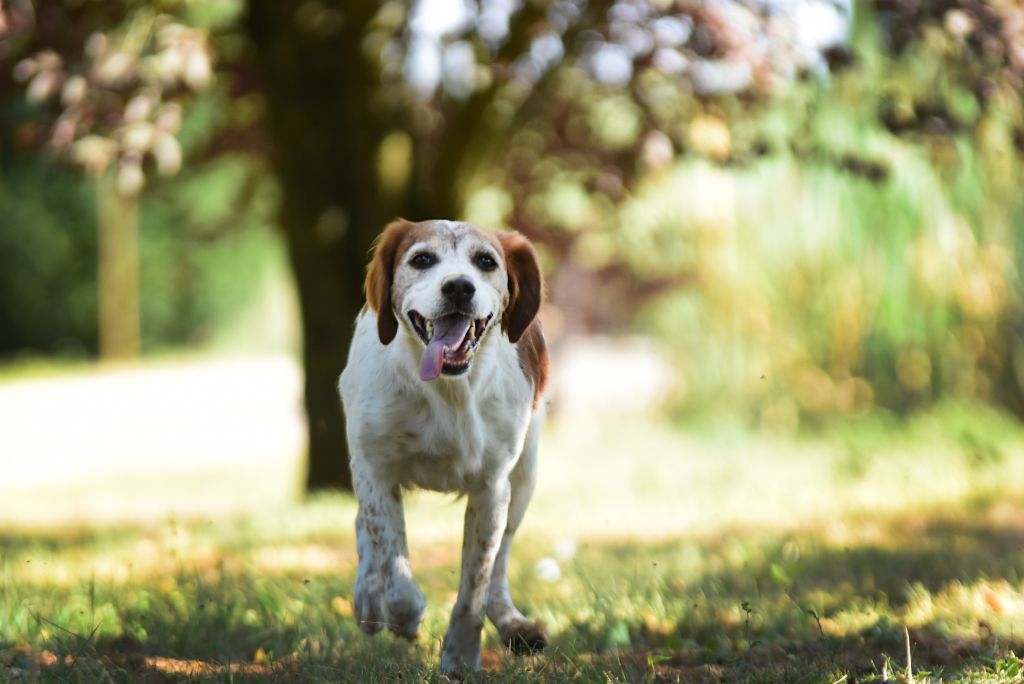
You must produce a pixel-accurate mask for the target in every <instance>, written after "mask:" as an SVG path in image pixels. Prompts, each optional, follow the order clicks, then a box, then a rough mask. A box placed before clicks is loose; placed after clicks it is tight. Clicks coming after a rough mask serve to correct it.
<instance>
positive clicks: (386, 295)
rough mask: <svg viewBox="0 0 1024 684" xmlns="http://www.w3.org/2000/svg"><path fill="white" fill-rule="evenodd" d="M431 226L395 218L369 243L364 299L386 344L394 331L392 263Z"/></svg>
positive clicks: (427, 231) (428, 231)
mask: <svg viewBox="0 0 1024 684" xmlns="http://www.w3.org/2000/svg"><path fill="white" fill-rule="evenodd" d="M431 230H432V226H431V222H430V221H425V222H423V223H412V222H411V221H407V220H405V219H402V218H400V219H395V220H394V221H392V222H391V223H389V224H388V225H387V226H386V227H385V228H384V230H383V231H382V232H381V234H380V235H379V236H378V237H377V240H376V241H375V242H374V243H373V259H372V260H371V261H370V263H369V265H368V266H367V267H366V283H365V285H364V290H365V291H366V303H367V304H369V305H370V308H372V309H373V310H374V312H375V313H376V314H377V336H378V337H379V338H380V341H381V343H382V344H388V343H389V342H391V340H393V339H395V335H396V334H397V333H398V320H397V319H396V318H395V312H394V309H393V304H392V299H391V285H392V282H393V281H394V276H395V266H396V265H397V264H398V262H399V261H401V260H402V258H403V257H404V256H405V253H406V252H407V251H408V250H409V248H410V247H412V246H413V245H414V244H416V243H417V242H419V241H420V240H423V239H425V238H427V237H428V236H429V235H430V232H431Z"/></svg>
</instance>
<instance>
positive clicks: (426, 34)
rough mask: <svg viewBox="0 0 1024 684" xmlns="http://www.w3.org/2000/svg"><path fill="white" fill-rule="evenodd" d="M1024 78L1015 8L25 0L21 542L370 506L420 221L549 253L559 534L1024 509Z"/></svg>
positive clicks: (8, 415) (2, 126)
mask: <svg viewBox="0 0 1024 684" xmlns="http://www.w3.org/2000/svg"><path fill="white" fill-rule="evenodd" d="M1022 80H1024V9H1022V8H1021V7H1020V5H1019V3H1017V2H1014V1H1013V0H990V1H988V2H980V1H978V0H928V1H924V0H921V1H916V0H863V1H862V2H857V3H854V2H853V0H706V1H702V2H698V1H692V0H608V1H605V0H550V1H549V0H418V1H415V2H399V1H397V0H389V1H386V2H378V1H377V0H348V1H347V2H332V1H329V0H303V1H301V2H280V1H279V0H160V1H156V0H154V1H143V0H104V2H95V1H90V0H39V1H37V2H32V1H31V0H0V469H2V472H0V525H7V526H10V529H12V530H29V531H32V530H36V531H39V530H44V531H45V530H51V531H52V530H60V529H80V528H82V527H83V526H84V527H88V526H90V525H95V524H101V523H102V524H137V523H140V522H145V521H149V522H154V523H155V522H156V521H161V520H166V519H167V516H168V515H172V516H178V518H180V519H204V520H205V519H210V520H213V519H224V518H225V516H228V517H230V516H231V515H236V514H240V513H242V514H246V515H259V514H260V513H261V512H262V513H266V512H267V511H275V510H281V511H285V510H291V511H293V513H292V514H294V515H297V514H295V513H294V511H295V510H299V509H296V508H295V507H296V506H301V504H300V503H298V502H300V501H301V499H302V498H303V497H304V496H305V494H307V493H309V492H315V491H319V490H331V489H345V488H347V487H349V476H348V472H347V468H346V457H345V443H344V432H343V421H342V416H341V409H340V406H339V404H338V399H337V396H336V392H335V383H336V379H337V376H338V374H339V372H340V370H341V368H342V366H343V364H344V360H345V353H346V349H347V346H348V342H349V338H350V334H351V330H352V323H351V322H352V321H353V319H354V317H355V315H356V313H357V312H358V310H359V308H360V307H361V306H362V303H363V297H362V292H361V286H362V279H363V274H364V265H365V263H366V261H367V255H368V250H369V247H370V245H371V243H372V240H373V238H374V237H375V235H376V234H377V232H378V231H379V230H380V229H381V227H382V226H383V225H384V224H385V223H386V222H387V221H389V220H390V219H391V218H393V217H395V216H403V217H406V218H409V219H414V220H418V219H425V218H433V217H452V218H461V219H465V220H468V221H471V222H474V223H476V224H478V225H480V226H482V227H485V228H488V229H498V228H514V229H516V230H519V231H521V232H523V233H524V234H525V235H527V236H528V237H529V238H530V239H532V240H533V242H534V244H535V245H536V246H537V250H538V252H539V254H540V258H541V261H542V264H543V267H544V271H545V275H546V278H547V294H548V297H547V304H546V306H545V308H544V310H543V311H542V314H541V317H542V319H543V323H544V326H545V330H546V332H547V335H548V339H549V343H550V345H551V346H552V349H553V353H554V364H555V365H554V373H555V382H554V387H553V390H552V393H551V396H550V397H549V399H550V402H551V405H550V415H551V421H550V428H549V434H548V437H547V438H546V439H547V443H548V444H549V445H550V446H549V447H547V448H546V449H545V450H546V451H547V452H548V455H547V462H548V463H550V465H549V466H548V469H547V470H546V471H545V473H544V474H542V484H541V488H540V489H539V494H538V497H539V505H540V507H541V510H543V511H547V512H548V513H547V515H548V516H549V520H550V516H555V517H557V519H558V520H560V521H561V522H560V523H559V525H560V526H558V525H556V526H555V528H556V529H557V530H560V532H557V533H556V536H557V535H561V536H562V537H565V538H567V539H570V541H572V540H580V539H587V538H589V537H588V535H590V536H593V537H594V538H597V537H602V538H603V537H607V536H608V535H611V536H617V537H622V538H635V539H653V538H675V537H678V535H681V534H696V533H698V532H700V531H701V530H703V531H708V532H713V531H714V530H720V529H725V527H722V526H726V527H728V526H735V525H739V526H741V527H742V526H743V525H755V526H757V525H777V526H779V529H784V528H785V529H788V528H789V527H790V526H792V525H795V524H799V523H801V521H807V520H809V519H815V520H822V519H825V518H828V517H829V516H837V517H836V519H840V518H841V517H842V516H843V515H854V514H856V515H862V514H864V513H865V512H871V513H879V512H894V513H893V514H896V513H898V512H903V513H907V514H908V515H913V516H917V517H916V518H915V519H921V516H922V515H924V519H928V516H927V515H925V514H923V513H921V511H925V510H927V511H931V510H932V509H933V508H936V509H937V510H946V509H947V508H948V507H949V506H950V504H954V505H956V504H960V503H964V502H975V503H977V502H978V501H982V502H985V506H982V508H983V509H984V510H985V511H989V512H991V511H990V508H991V506H989V504H993V502H995V503H1000V504H1001V505H1009V506H1011V508H1012V507H1013V506H1016V505H1018V504H1021V503H1022V502H1021V501H1020V498H1019V496H1018V495H1016V494H1014V493H1013V491H1012V482H1013V481H1014V478H1016V477H1018V476H1019V475H1020V474H1021V472H1022V471H1024V451H1022V449H1021V445H1022V444H1024V439H1022V435H1024V432H1022V431H1021V430H1020V427H1019V420H1020V418H1021V417H1022V416H1024V290H1022V288H1021V280H1020V273H1021V263H1022V262H1021V260H1022V254H1024V253H1022V250H1024V242H1022V238H1024V193H1022V192H1021V187H1022V185H1021V180H1022V176H1021V169H1022V162H1024V108H1022V104H1024V100H1022V95H1021V93H1022V87H1024V82H1022ZM584 471H586V473H585V474H584ZM609 498H611V499H614V500H617V501H619V502H620V503H622V504H623V506H622V511H620V512H618V513H615V514H610V513H605V514H601V515H596V516H595V515H594V514H593V511H594V510H595V508H594V507H597V509H601V507H602V506H603V505H606V503H607V501H608V499H609ZM315 501H321V504H319V505H326V506H327V507H328V508H329V509H330V510H334V511H335V513H332V514H330V515H339V516H340V517H341V519H342V520H343V521H344V522H343V525H344V526H346V528H347V527H348V526H349V525H350V520H349V519H348V518H346V517H345V516H347V515H349V514H350V513H351V512H352V509H351V503H350V502H349V501H348V499H346V498H344V497H342V498H340V499H322V500H315ZM323 501H333V502H335V503H334V504H333V505H335V508H331V506H330V505H328V504H323ZM588 502H590V503H588ZM627 502H628V504H629V505H628V506H627V505H626V504H627ZM416 505H428V504H425V503H423V504H419V503H417V504H416ZM979 505H980V504H979ZM1022 505H1024V504H1022ZM338 507H340V508H338ZM456 508H457V507H456ZM627 509H628V511H627ZM301 510H306V509H301ZM431 510H434V509H431ZM972 510H973V513H971V515H975V514H976V515H978V516H982V517H984V516H983V515H982V513H979V512H978V510H980V509H972ZM999 510H1000V511H1001V513H999V515H1000V516H1002V517H1000V518H999V519H1000V520H1002V521H1003V522H1005V521H1006V520H1007V519H1009V518H1012V517H1013V516H1012V515H1008V514H1007V513H1006V510H1004V509H999ZM1012 510H1019V509H1016V508H1012ZM337 511H341V513H337ZM434 512H435V513H437V515H438V516H439V517H438V520H442V521H448V522H450V523H451V525H450V526H451V529H450V530H447V529H446V531H444V532H442V531H440V528H438V529H437V530H435V531H434V533H433V534H435V536H437V537H438V538H447V537H449V536H451V535H454V534H455V531H456V530H457V528H458V523H457V519H458V517H459V516H458V511H457V510H454V509H443V510H441V512H439V513H438V512H437V511H436V510H435V511H434ZM301 515H306V514H305V513H303V514H301ZM541 515H544V514H541ZM928 515H931V514H930V513H929V514H928ZM986 515H987V513H986ZM993 515H994V514H993ZM302 519H303V520H305V519H306V518H302ZM329 519H330V520H331V521H335V518H333V517H330V516H329ZM530 524H531V523H529V522H528V523H527V525H528V527H529V525H530ZM535 524H536V525H537V527H538V529H543V528H544V525H543V524H542V521H541V522H537V523H535ZM1000 524H1002V523H1000ZM299 527H302V526H301V525H299ZM303 529H305V528H303ZM318 529H319V528H318ZM431 529H433V528H431ZM1000 529H1003V528H1000ZM549 531H550V530H549ZM422 532H423V534H426V535H427V538H430V534H432V533H431V532H428V531H422ZM1012 532H1013V534H1015V535H1018V536H1014V537H1012V538H1013V539H1017V538H1019V535H1020V529H1019V527H1013V528H1012ZM345 533H346V534H348V533H349V532H348V530H347V529H346V532H345ZM26 534H28V533H26ZM281 534H282V535H283V534H284V532H282V533H281ZM560 538H561V537H560ZM562 542H565V539H562ZM218 543H219V542H218ZM565 543H568V542H565ZM565 543H563V544H562V546H560V547H558V548H562V549H563V550H564V549H565V548H566V547H565ZM572 543H576V542H575V541H572ZM837 543H839V542H837ZM570 546H571V545H570ZM572 548H575V547H572ZM780 548H781V546H780ZM780 553H782V552H781V551H780ZM787 553H789V552H787ZM1015 553H1016V555H1015V556H1012V557H1010V558H1011V560H1010V561H1007V562H1009V563H1010V565H1011V566H1012V567H1011V568H1010V569H1011V570H1012V573H1011V574H1013V573H1017V574H1016V575H1014V576H1015V577H1016V579H1015V580H1013V582H1017V583H1018V584H1013V583H1012V582H1011V585H1012V586H1010V585H1008V586H1010V589H1008V590H1007V591H1009V592H1010V594H1012V596H1013V597H1015V598H1014V599H1013V600H1014V601H1017V603H1016V604H1014V605H1015V606H1016V608H1014V610H1016V611H1018V612H1019V611H1020V610H1022V608H1021V606H1022V605H1024V603H1022V602H1021V601H1022V600H1021V598H1020V596H1021V589H1020V587H1019V573H1020V572H1022V571H1024V570H1022V566H1021V561H1022V559H1021V557H1020V551H1019V550H1018V551H1016V552H1015ZM556 555H557V554H556ZM570 555H572V554H570ZM741 555H742V554H741ZM790 555H792V554H790ZM798 555H799V554H798ZM553 558H554V556H553ZM786 558H789V556H786ZM563 560H564V559H563ZM339 562H341V561H339ZM783 565H784V564H783ZM783 565H779V566H778V567H780V568H781V567H783ZM982 565H984V564H982ZM772 567H775V566H772ZM785 567H789V566H785ZM556 569H557V565H556ZM990 570H991V573H999V572H1003V575H1001V576H1008V575H1005V572H1004V571H1008V570H1007V568H1006V567H1004V566H1000V567H999V568H998V569H995V568H993V569H990ZM346 572H347V571H346ZM773 572H774V570H773ZM780 572H782V571H781V570H780ZM785 572H791V569H790V570H786V571H785ZM785 572H784V573H783V578H785ZM772 576H773V577H776V579H778V577H777V576H776V575H774V574H773V575H772ZM953 576H958V575H957V574H956V572H954V573H953ZM946 579H948V578H946ZM781 583H782V584H783V585H786V583H785V582H784V581H782V582H781ZM786 586H788V585H786ZM744 610H746V609H744ZM1013 614H1017V613H1013ZM741 615H742V613H741ZM749 617H750V613H749V612H748V613H747V618H748V621H749ZM550 620H551V621H552V622H553V623H554V624H558V618H557V617H551V618H550ZM818 628H819V629H820V628H821V625H820V624H819V625H818ZM608 629H609V630H612V631H610V632H609V633H610V634H614V633H615V632H614V629H618V628H617V627H615V625H614V624H612V626H611V627H609V628H608ZM86 631H88V630H86ZM748 631H749V623H748ZM996 631H998V628H997V629H996ZM617 633H618V634H620V636H621V633H622V630H621V629H620V630H619V632H617ZM602 634H603V633H602ZM626 634H627V637H628V636H629V634H631V632H629V630H627V632H626ZM748 636H749V634H748ZM602 638H603V637H602ZM609 638H611V637H609ZM652 667H653V666H652Z"/></svg>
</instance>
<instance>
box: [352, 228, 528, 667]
mask: <svg viewBox="0 0 1024 684" xmlns="http://www.w3.org/2000/svg"><path fill="white" fill-rule="evenodd" d="M499 237H500V238H501V239H498V238H499ZM510 238H515V239H513V240H511V242H510V240H509V239H510ZM509 246H511V247H514V248H517V249H518V250H520V253H519V254H518V255H517V259H513V258H512V256H511V255H510V253H508V250H507V249H506V247H509ZM524 248H525V250H526V251H525V252H523V251H522V250H523V249H524ZM423 251H426V252H429V253H431V254H433V255H434V256H436V259H437V261H436V263H435V264H434V265H432V266H431V267H429V268H427V269H425V270H419V269H416V268H415V267H413V266H412V265H410V264H409V263H408V259H409V258H410V255H411V256H415V255H416V254H417V253H419V252H423ZM482 251H483V252H486V253H488V254H490V255H492V256H493V257H494V258H495V260H496V262H497V268H496V269H494V270H493V271H491V272H485V271H484V270H482V269H481V268H480V267H479V265H478V264H476V263H475V262H474V259H476V258H479V255H480V253H481V252H482ZM524 259H525V260H526V262H524ZM389 260H390V262H389ZM530 260H532V265H531V264H529V263H527V262H528V261H530ZM523 263H527V265H528V266H531V268H527V269H526V270H527V271H529V272H528V273H522V272H517V271H521V270H523V269H522V264H523ZM389 267H390V268H389ZM370 269H371V273H370V276H369V277H368V280H367V295H368V306H367V307H366V308H364V310H363V311H362V313H361V314H360V316H359V317H358V320H357V323H356V330H355V336H354V339H353V341H352V346H351V349H350V353H349V357H348V363H347V365H346V366H345V370H344V372H343V373H342V375H341V378H340V381H339V390H340V392H341V396H342V400H343V402H344V406H345V416H346V425H347V430H348V444H349V450H350V454H351V467H352V477H353V483H354V486H355V490H356V495H357V496H358V498H359V513H358V516H357V520H356V534H357V546H358V551H359V570H358V574H357V578H356V586H355V600H354V605H355V613H356V619H357V620H358V622H359V625H360V626H361V627H362V628H363V629H364V631H366V632H368V633H370V634H373V633H375V632H376V631H378V630H379V629H381V628H382V627H384V626H386V627H388V628H389V629H391V630H392V631H393V632H395V633H396V634H399V635H402V636H405V637H407V638H410V639H411V638H414V637H415V636H416V632H417V629H418V627H419V623H420V620H421V619H422V616H423V612H424V609H425V600H424V597H423V594H422V593H421V592H420V590H419V588H418V587H417V586H416V583H415V581H414V580H413V576H412V569H411V567H410V564H409V552H408V548H407V545H406V536H405V522H404V514H403V509H402V491H403V490H406V489H409V488H413V487H421V488H424V489H431V490H437V491H443V492H458V493H462V494H465V495H466V496H467V499H468V501H467V507H466V519H465V529H464V540H463V549H462V577H461V582H460V585H459V593H458V598H457V599H456V603H455V607H454V609H453V611H452V616H451V622H450V624H449V627H448V632H447V634H446V635H445V638H444V644H443V647H442V653H441V668H442V670H444V671H446V672H454V671H458V670H461V669H478V668H479V666H480V640H481V629H482V627H483V617H484V615H485V614H486V615H487V617H488V618H489V619H490V620H491V621H492V622H493V623H494V625H495V626H496V627H497V629H498V631H499V633H500V634H501V636H502V639H503V641H504V642H505V643H506V644H508V645H510V646H511V647H512V648H513V650H516V651H518V652H527V651H534V650H539V649H540V648H543V647H544V645H545V643H546V635H544V633H543V630H542V628H541V627H540V626H538V625H536V624H534V623H532V622H530V621H529V620H527V619H526V618H525V617H524V616H523V614H522V613H521V612H520V611H519V610H518V609H517V608H516V606H515V605H514V604H513V602H512V599H511V597H510V596H509V590H508V576H507V571H508V561H509V550H510V546H511V543H512V537H513V535H514V534H515V532H516V529H517V528H518V526H519V524H520V522H521V521H522V519H523V515H524V514H525V512H526V507H527V504H528V502H529V499H530V496H531V494H532V492H533V487H534V481H535V477H536V470H537V438H538V432H539V429H540V425H541V422H542V420H543V405H542V403H541V402H540V401H539V400H538V399H539V392H540V390H541V389H542V385H543V376H540V375H538V372H537V371H536V369H533V371H532V373H531V370H530V369H528V368H524V365H523V361H522V360H521V359H522V358H523V357H522V356H521V351H522V350H519V349H518V347H517V344H516V343H514V342H513V341H512V340H510V334H511V335H512V336H513V337H517V339H518V335H522V333H523V331H522V330H521V329H520V330H516V331H513V330H511V327H512V326H513V325H514V323H513V322H510V321H509V320H507V319H508V314H509V313H510V309H511V307H514V306H519V308H520V309H521V308H522V303H521V302H518V299H517V298H523V297H528V296H530V292H533V293H534V294H535V296H536V299H537V301H536V302H535V303H534V304H533V305H532V309H533V310H532V313H531V312H529V311H527V312H526V314H525V315H528V316H529V319H530V323H529V326H530V327H531V328H534V327H536V326H537V325H538V324H537V323H536V321H533V317H534V316H535V314H536V307H539V303H540V302H539V296H540V295H539V293H540V287H541V284H540V281H539V277H540V276H539V270H538V269H537V268H536V258H535V256H534V255H533V252H532V249H530V248H529V245H528V243H526V241H525V239H523V238H521V237H520V236H518V234H503V235H502V236H496V235H495V234H486V233H483V232H482V231H479V230H478V229H476V228H474V227H472V226H469V225H468V224H464V223H458V222H449V221H429V222H423V223H418V224H412V223H408V222H396V223H394V224H392V225H391V226H389V227H388V228H387V229H386V231H385V233H384V235H383V236H382V238H381V241H379V242H378V245H377V247H376V252H375V257H374V262H372V263H371V266H370ZM456 277H461V278H468V279H470V281H471V282H472V283H473V285H474V286H475V290H476V293H475V295H474V296H473V301H472V308H473V313H472V316H473V317H474V318H476V319H483V318H485V317H488V316H489V317H490V318H489V323H488V325H487V329H486V332H485V333H484V335H483V337H482V339H481V340H480V344H479V346H478V348H477V350H476V353H475V355H474V356H473V359H472V361H471V365H470V367H469V370H468V371H467V372H465V373H464V374H462V375H456V376H448V375H441V377H440V378H438V379H437V380H434V381H430V382H427V381H424V380H421V379H420V376H419V374H418V368H419V362H420V356H421V354H422V353H423V349H424V343H423V342H422V341H421V339H420V337H419V336H418V335H417V333H416V331H415V330H414V328H413V326H412V324H411V322H410V318H409V312H410V311H412V310H415V311H416V312H418V313H420V314H422V315H423V316H424V317H426V318H428V319H429V318H432V317H434V316H438V315H441V314H443V313H444V312H445V307H446V306H448V305H449V303H448V302H446V300H445V298H444V297H443V296H442V292H441V287H442V285H443V284H444V283H445V282H447V281H448V280H450V279H452V278H456ZM524 278H525V279H528V280H530V281H531V282H522V280H523V279H524ZM385 279H386V281H387V282H382V281H383V280H385ZM533 280H536V282H532V281H533ZM524 293H525V295H524ZM375 298H376V299H379V300H380V301H377V302H375V301H374V299H375ZM517 302H518V304H517ZM527 308H528V309H529V308H530V306H529V305H528V306H527ZM519 314H520V316H521V317H522V316H523V315H524V314H523V313H522V311H519ZM388 316H394V318H393V319H390V318H386V317H388ZM382 317H384V318H383V319H382ZM389 323H390V324H391V327H390V329H389V330H388V325H389ZM518 327H519V328H522V327H523V326H522V321H520V322H519V326H518ZM396 328H397V329H396ZM516 333H518V335H517V334H516ZM531 334H533V335H534V336H535V337H534V338H533V339H534V340H535V342H536V344H538V345H540V347H539V348H540V349H541V350H542V353H543V363H544V364H545V368H546V351H543V346H542V345H543V338H542V337H541V336H540V331H539V328H536V330H534V331H533V332H532V333H531ZM389 336H390V337H391V338H392V339H388V338H389ZM538 340H539V341H538ZM519 343H520V344H525V343H526V341H525V340H524V341H520V342H519ZM527 365H529V364H527ZM531 374H532V376H533V377H531Z"/></svg>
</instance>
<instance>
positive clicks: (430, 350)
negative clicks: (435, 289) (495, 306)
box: [409, 311, 491, 380]
mask: <svg viewBox="0 0 1024 684" xmlns="http://www.w3.org/2000/svg"><path fill="white" fill-rule="evenodd" d="M409 322H410V323H412V327H413V330H415V331H416V334H417V335H419V337H420V340H421V341H422V342H423V344H425V345H426V349H424V350H423V358H422V359H420V378H421V379H423V380H436V379H437V378H438V377H440V375H441V374H442V373H444V374H445V375H461V374H462V373H465V372H466V371H467V370H469V364H470V362H471V361H472V360H473V354H474V352H476V350H477V347H479V346H480V340H481V339H483V336H484V333H486V332H487V326H488V324H489V323H490V322H491V316H487V317H486V318H470V317H469V316H465V315H463V314H458V313H455V314H448V315H447V316H439V317H438V318H432V319H428V318H424V317H423V316H422V315H421V314H420V313H419V312H417V311H410V312H409Z"/></svg>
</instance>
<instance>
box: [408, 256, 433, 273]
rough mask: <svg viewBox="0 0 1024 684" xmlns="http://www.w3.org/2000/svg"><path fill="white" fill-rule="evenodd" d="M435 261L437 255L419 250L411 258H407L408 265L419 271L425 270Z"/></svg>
mask: <svg viewBox="0 0 1024 684" xmlns="http://www.w3.org/2000/svg"><path fill="white" fill-rule="evenodd" d="M436 263H437V257H436V256H434V255H433V254H431V253H430V252H420V253H419V254H417V255H416V256H414V257H413V258H412V259H409V265H410V266H412V267H413V268H415V269H419V270H420V271H423V270H426V269H428V268H430V267H431V266H433V265H434V264H436Z"/></svg>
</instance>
